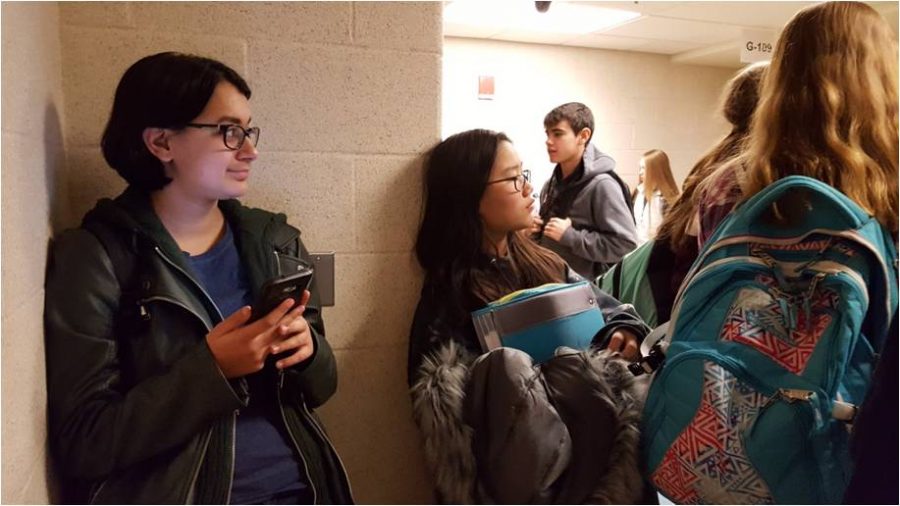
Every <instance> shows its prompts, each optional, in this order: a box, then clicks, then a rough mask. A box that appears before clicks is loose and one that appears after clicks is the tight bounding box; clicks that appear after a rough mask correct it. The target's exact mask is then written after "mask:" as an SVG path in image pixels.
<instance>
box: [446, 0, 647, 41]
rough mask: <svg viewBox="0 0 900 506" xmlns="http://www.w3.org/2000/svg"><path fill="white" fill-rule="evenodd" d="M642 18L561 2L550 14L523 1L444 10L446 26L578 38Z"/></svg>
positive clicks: (463, 2) (476, 0) (462, 2)
mask: <svg viewBox="0 0 900 506" xmlns="http://www.w3.org/2000/svg"><path fill="white" fill-rule="evenodd" d="M640 16H641V14H640V13H638V12H632V11H626V10H621V9H610V8H607V7H594V6H590V5H586V4H584V3H581V2H579V3H570V2H560V1H555V2H553V8H552V9H549V10H548V11H547V12H537V11H536V10H535V8H534V7H532V4H531V2H523V1H521V0H519V1H516V0H498V1H491V2H485V1H483V0H455V1H453V2H450V3H449V4H445V7H444V22H445V23H452V24H458V25H464V26H471V27H495V28H497V29H502V30H524V31H532V32H546V33H570V34H575V35H583V34H587V33H594V32H599V31H602V30H606V29H609V28H612V27H614V26H617V25H620V24H622V23H625V22H626V21H630V20H632V19H635V18H638V17H640Z"/></svg>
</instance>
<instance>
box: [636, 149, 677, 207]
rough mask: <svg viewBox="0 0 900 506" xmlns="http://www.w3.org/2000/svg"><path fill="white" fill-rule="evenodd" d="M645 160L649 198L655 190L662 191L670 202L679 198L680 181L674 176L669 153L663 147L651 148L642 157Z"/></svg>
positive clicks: (645, 189) (645, 183)
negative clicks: (676, 180) (677, 181)
mask: <svg viewBox="0 0 900 506" xmlns="http://www.w3.org/2000/svg"><path fill="white" fill-rule="evenodd" d="M641 160H642V161H643V162H644V191H645V192H646V195H647V198H648V199H649V198H650V196H651V195H653V194H654V193H655V192H657V191H658V192H660V193H662V196H663V198H665V199H666V201H667V202H669V203H670V204H671V203H672V202H675V199H677V198H678V194H679V193H680V192H679V191H678V183H676V182H675V178H674V177H673V176H672V166H671V165H670V164H669V155H667V154H666V152H665V151H663V150H661V149H651V150H650V151H647V152H646V153H644V155H643V156H642V157H641Z"/></svg>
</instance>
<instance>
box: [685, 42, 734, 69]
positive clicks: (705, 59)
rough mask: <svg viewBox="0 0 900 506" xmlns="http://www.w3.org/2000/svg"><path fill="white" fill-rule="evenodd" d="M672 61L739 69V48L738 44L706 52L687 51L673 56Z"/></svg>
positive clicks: (713, 48)
mask: <svg viewBox="0 0 900 506" xmlns="http://www.w3.org/2000/svg"><path fill="white" fill-rule="evenodd" d="M672 61H673V62H675V63H680V64H683V65H709V66H713V67H727V68H741V67H743V66H745V65H746V63H741V48H740V45H738V44H724V45H722V46H719V47H717V48H716V47H712V48H709V49H708V50H706V51H704V50H688V51H686V52H684V53H679V54H673V55H672Z"/></svg>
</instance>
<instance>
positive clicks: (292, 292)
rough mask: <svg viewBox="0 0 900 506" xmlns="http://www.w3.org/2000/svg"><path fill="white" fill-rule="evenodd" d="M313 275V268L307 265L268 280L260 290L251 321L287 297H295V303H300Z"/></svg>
mask: <svg viewBox="0 0 900 506" xmlns="http://www.w3.org/2000/svg"><path fill="white" fill-rule="evenodd" d="M312 277H313V270H312V268H310V267H305V268H302V269H300V270H299V271H297V272H295V273H293V274H289V275H287V276H282V277H280V278H275V279H270V280H269V281H266V283H265V284H264V285H263V286H262V289H260V291H259V299H258V300H257V301H256V304H254V305H253V313H252V316H251V318H250V319H251V321H255V320H258V319H259V318H262V317H263V316H265V315H267V314H269V313H271V312H272V310H273V309H275V308H276V307H278V305H279V304H281V303H282V302H284V300H285V299H294V304H295V305H296V304H299V303H300V301H301V300H303V292H304V291H305V290H308V289H309V285H310V283H312Z"/></svg>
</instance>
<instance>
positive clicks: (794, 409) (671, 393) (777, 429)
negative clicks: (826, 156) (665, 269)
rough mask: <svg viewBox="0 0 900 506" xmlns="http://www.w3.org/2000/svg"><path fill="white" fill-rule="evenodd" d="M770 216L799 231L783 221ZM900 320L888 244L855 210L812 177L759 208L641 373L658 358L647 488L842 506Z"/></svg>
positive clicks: (734, 230) (781, 187)
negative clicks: (879, 364)
mask: <svg viewBox="0 0 900 506" xmlns="http://www.w3.org/2000/svg"><path fill="white" fill-rule="evenodd" d="M782 197H785V198H784V199H782ZM775 203H779V204H778V209H779V210H780V211H781V213H782V215H787V216H786V218H787V222H788V224H784V223H783V222H784V220H782V223H780V224H777V225H775V224H773V223H774V222H775V219H774V218H773V215H774V212H773V204H775ZM896 311H897V253H896V248H895V245H894V242H893V238H892V237H891V235H890V234H889V233H888V232H887V231H886V230H885V229H884V228H883V227H882V226H881V225H880V224H879V223H878V222H877V221H876V220H875V219H874V218H872V217H871V216H869V215H868V214H866V213H865V212H864V211H863V210H862V209H861V208H860V207H859V206H858V205H856V204H855V203H854V202H852V201H851V200H850V199H849V198H847V197H846V196H844V195H843V194H842V193H840V192H839V191H837V190H835V189H834V188H832V187H830V186H828V185H826V184H824V183H822V182H820V181H817V180H814V179H811V178H807V177H802V176H791V177H787V178H784V179H782V180H780V181H777V182H776V183H774V184H772V185H770V186H769V187H767V188H766V189H764V190H763V191H761V192H760V193H758V194H757V195H755V196H753V197H752V198H750V199H749V200H748V201H746V202H745V203H743V204H742V205H741V206H740V207H739V208H737V209H735V211H734V212H733V213H732V214H731V215H730V216H729V217H728V218H726V219H725V221H723V222H722V224H721V225H720V226H719V227H718V228H717V229H716V232H715V233H714V234H713V236H712V237H711V238H710V240H709V241H708V242H707V244H706V245H705V246H704V248H703V249H702V250H701V251H700V255H699V256H698V258H697V260H696V262H695V263H694V265H693V266H692V267H691V270H690V272H689V273H688V275H687V276H686V278H685V280H684V282H683V283H682V285H681V289H680V290H679V293H678V295H677V297H676V299H675V307H674V308H673V310H672V319H671V321H670V322H669V326H668V329H667V330H666V334H668V336H667V337H665V338H664V339H663V340H662V341H660V342H659V343H657V344H656V345H655V346H654V347H653V351H652V352H651V353H650V354H649V357H646V358H645V359H644V360H642V363H641V366H643V367H644V369H645V370H647V371H650V370H652V369H654V367H655V366H658V364H659V362H660V361H662V366H661V367H662V368H661V369H659V370H658V371H657V372H656V376H655V377H654V379H653V382H652V384H651V387H650V390H649V393H648V397H647V401H646V404H645V407H644V414H643V428H642V438H643V445H642V446H643V458H644V463H645V465H646V468H647V471H648V474H649V477H650V480H651V481H652V482H653V484H654V485H655V486H656V487H657V489H658V490H659V491H660V492H662V494H663V495H665V496H667V497H668V498H669V499H671V500H672V501H674V502H676V503H719V504H728V503H732V504H734V503H737V504H746V503H767V504H771V503H788V504H796V503H806V504H816V503H840V502H841V499H842V497H843V492H844V489H845V487H846V485H847V483H848V481H849V479H850V475H851V471H852V469H850V467H851V464H850V462H851V460H850V457H849V454H848V439H849V435H850V430H851V428H852V425H851V424H852V421H853V418H854V416H855V412H856V408H855V406H856V405H859V404H860V403H861V402H862V401H863V399H864V396H865V394H866V391H867V389H868V387H869V382H870V379H871V376H872V371H873V368H874V365H875V362H876V358H877V353H878V351H879V350H880V349H881V346H882V343H884V342H885V339H897V336H896V335H889V325H890V321H891V318H892V316H893V315H894V313H895V312H896ZM648 344H649V343H648ZM660 357H662V359H660ZM633 370H634V369H633Z"/></svg>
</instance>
